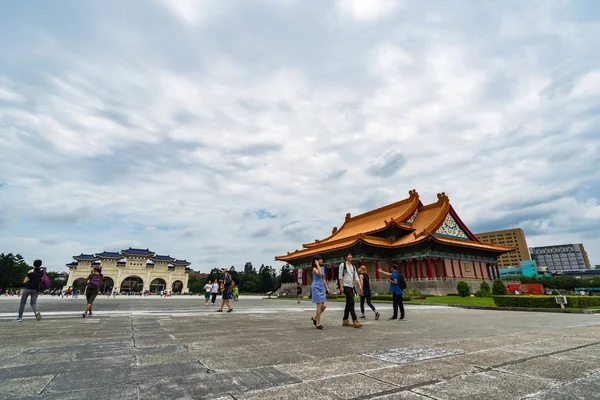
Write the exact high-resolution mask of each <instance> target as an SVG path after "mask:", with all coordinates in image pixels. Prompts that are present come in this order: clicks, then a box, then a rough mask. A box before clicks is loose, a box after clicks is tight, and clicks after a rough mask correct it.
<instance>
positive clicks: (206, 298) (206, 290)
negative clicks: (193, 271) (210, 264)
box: [204, 281, 212, 306]
mask: <svg viewBox="0 0 600 400" xmlns="http://www.w3.org/2000/svg"><path fill="white" fill-rule="evenodd" d="M211 294H212V283H210V281H208V282H206V285H204V305H205V306H207V305H208V302H209V301H210V295H211Z"/></svg>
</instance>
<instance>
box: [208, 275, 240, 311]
mask: <svg viewBox="0 0 600 400" xmlns="http://www.w3.org/2000/svg"><path fill="white" fill-rule="evenodd" d="M239 293H240V289H239V287H238V285H237V284H236V283H235V282H234V281H233V279H232V277H231V274H230V273H229V271H228V270H227V269H224V270H223V277H222V279H215V280H214V282H213V281H211V280H208V281H207V282H206V284H205V285H204V305H205V306H208V305H209V304H210V305H212V306H214V305H215V302H216V301H217V296H218V295H219V294H220V295H221V306H220V307H219V308H218V309H217V312H223V307H225V306H227V312H232V311H233V307H232V306H231V303H230V301H238V298H239Z"/></svg>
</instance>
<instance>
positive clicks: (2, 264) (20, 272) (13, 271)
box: [0, 253, 33, 289]
mask: <svg viewBox="0 0 600 400" xmlns="http://www.w3.org/2000/svg"><path fill="white" fill-rule="evenodd" d="M32 268H33V267H32V266H30V265H28V264H27V263H26V262H25V260H24V259H23V257H22V256H21V255H20V254H16V255H15V254H12V253H8V254H4V253H2V254H0V288H2V289H4V288H9V287H20V286H22V285H23V279H25V276H26V275H27V271H29V270H30V269H32Z"/></svg>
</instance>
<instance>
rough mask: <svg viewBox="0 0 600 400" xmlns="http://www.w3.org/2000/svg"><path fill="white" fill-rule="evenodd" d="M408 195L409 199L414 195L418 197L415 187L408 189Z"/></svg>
mask: <svg viewBox="0 0 600 400" xmlns="http://www.w3.org/2000/svg"><path fill="white" fill-rule="evenodd" d="M408 195H409V196H410V198H411V199H413V198H415V197H419V193H417V190H416V189H413V190H409V191H408Z"/></svg>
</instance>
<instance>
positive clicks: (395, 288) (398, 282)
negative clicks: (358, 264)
mask: <svg viewBox="0 0 600 400" xmlns="http://www.w3.org/2000/svg"><path fill="white" fill-rule="evenodd" d="M390 271H391V272H385V271H384V270H382V269H381V268H379V272H381V273H382V274H384V275H386V276H387V277H388V278H387V281H388V282H389V283H390V292H392V299H393V304H394V314H393V315H392V317H391V318H388V319H391V320H393V319H398V309H400V319H401V320H403V319H404V303H403V302H402V293H404V292H403V290H402V287H406V281H405V280H404V278H403V277H402V276H401V275H400V274H399V273H398V265H397V264H396V263H392V265H390ZM402 282H405V283H404V284H403V283H402Z"/></svg>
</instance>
